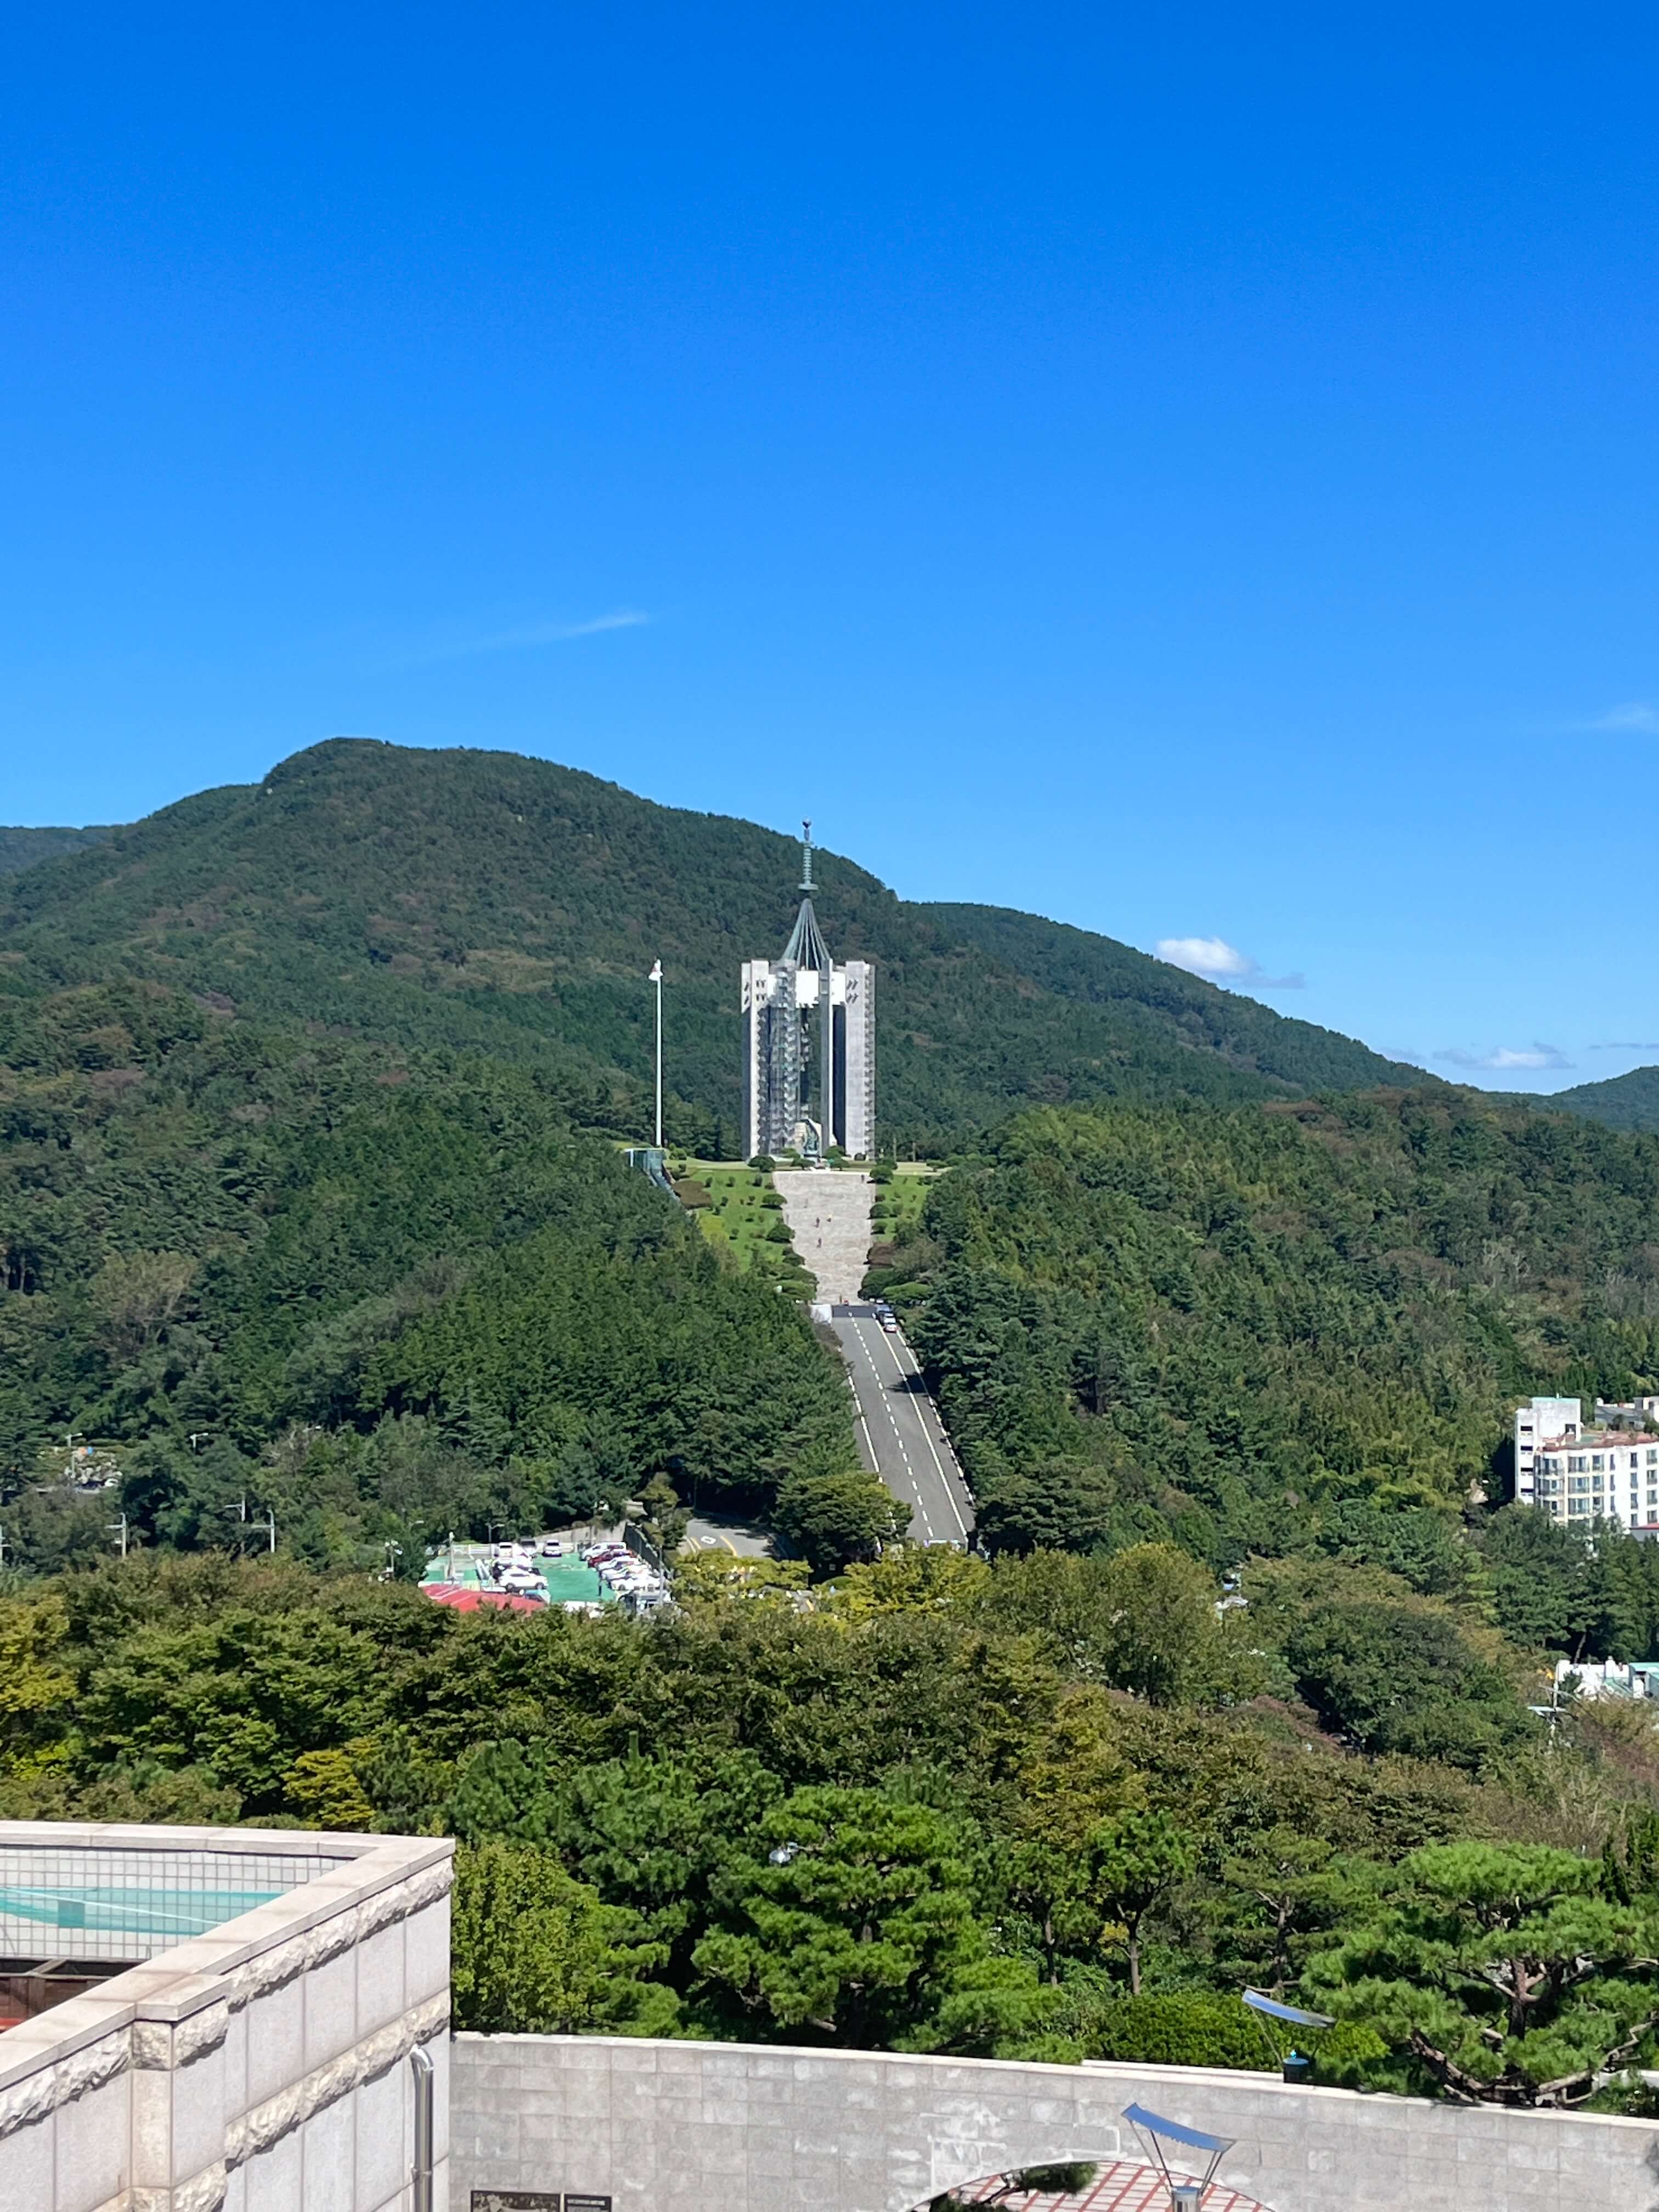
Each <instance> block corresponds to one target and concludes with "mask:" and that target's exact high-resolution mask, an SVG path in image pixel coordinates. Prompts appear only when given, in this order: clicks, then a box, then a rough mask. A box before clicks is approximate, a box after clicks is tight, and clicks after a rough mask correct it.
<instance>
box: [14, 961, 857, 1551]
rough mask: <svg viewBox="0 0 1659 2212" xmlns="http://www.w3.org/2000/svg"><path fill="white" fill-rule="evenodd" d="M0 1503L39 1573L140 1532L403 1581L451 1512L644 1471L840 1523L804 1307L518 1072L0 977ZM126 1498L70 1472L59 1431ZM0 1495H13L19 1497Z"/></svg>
mask: <svg viewBox="0 0 1659 2212" xmlns="http://www.w3.org/2000/svg"><path fill="white" fill-rule="evenodd" d="M0 1063H3V1068H0V1134H3V1142H0V1259H3V1267H4V1275H3V1282H4V1285H5V1291H4V1293H3V1294H0V1505H3V1506H4V1508H5V1516H6V1529H7V1535H8V1540H9V1553H10V1556H11V1557H12V1558H13V1559H14V1560H17V1561H21V1562H22V1563H25V1564H30V1565H34V1566H35V1567H37V1568H50V1567H53V1566H57V1565H64V1564H67V1563H69V1562H70V1561H72V1560H76V1559H86V1558H88V1557H90V1556H93V1555H94V1554H95V1553H101V1552H105V1551H107V1550H108V1548H109V1545H110V1534H109V1528H110V1516H111V1513H112V1510H116V1509H117V1508H118V1509H119V1510H124V1511H125V1514H126V1516H127V1517H128V1522H129V1532H128V1533H129V1539H130V1541H138V1542H144V1543H157V1542H160V1543H163V1544H168V1545H173V1546H179V1547H186V1548H189V1547H197V1546H200V1545H204V1544H216V1543H223V1542H226V1541H240V1540H241V1539H242V1538H243V1537H245V1536H251V1524H252V1522H254V1521H258V1520H261V1519H263V1518H264V1516H265V1514H266V1513H267V1511H270V1512H274V1513H275V1515H276V1519H277V1522H278V1524H279V1526H280V1528H281V1529H282V1531H283V1543H284V1546H285V1547H289V1548H292V1549H293V1550H295V1551H296V1552H297V1553H298V1554H299V1555H300V1556H301V1557H302V1558H306V1559H313V1560H315V1561H317V1562H318V1563H319V1564H324V1563H333V1564H337V1565H363V1564H369V1563H371V1562H375V1561H378V1560H379V1559H380V1558H381V1556H382V1553H383V1548H384V1547H385V1546H386V1545H387V1544H398V1545H400V1546H401V1547H403V1556H404V1560H405V1562H406V1563H407V1565H408V1567H409V1569H410V1571H413V1570H415V1569H417V1568H418V1566H419V1565H420V1563H421V1561H422V1559H423V1557H424V1552H425V1547H426V1546H427V1544H428V1543H429V1542H435V1541H438V1540H440V1539H441V1537H442V1536H443V1535H444V1534H445V1533H446V1531H447V1529H449V1528H456V1529H459V1531H461V1532H462V1533H464V1534H477V1535H480V1536H482V1535H483V1534H485V1533H486V1530H487V1528H488V1527H489V1525H490V1524H491V1523H492V1522H512V1523H513V1524H514V1525H520V1526H522V1525H530V1524H532V1523H536V1524H538V1525H541V1526H546V1525H548V1521H549V1519H550V1517H551V1518H555V1519H558V1520H562V1519H565V1518H567V1517H569V1516H574V1515H579V1514H586V1513H588V1512H591V1511H592V1509H593V1508H594V1506H595V1505H596V1504H601V1503H604V1504H612V1505H614V1504H619V1503H620V1501H621V1500H623V1498H629V1497H631V1496H636V1495H639V1494H640V1493H641V1492H644V1491H646V1490H647V1489H648V1488H649V1486H651V1484H652V1483H653V1480H654V1481H656V1482H657V1483H658V1485H659V1488H660V1486H664V1485H665V1486H667V1488H668V1489H669V1490H671V1491H673V1492H676V1493H678V1494H679V1495H683V1496H684V1497H685V1498H687V1499H688V1500H690V1501H696V1502H701V1503H703V1504H714V1503H720V1502H726V1503H734V1502H735V1503H742V1504H749V1505H751V1506H760V1507H763V1508H769V1509H770V1508H774V1507H775V1504H776V1502H777V1500H778V1498H779V1495H780V1493H781V1491H782V1490H783V1489H784V1488H785V1487H786V1486H787V1485H788V1484H793V1485H794V1486H796V1497H795V1504H796V1506H797V1508H799V1504H800V1503H801V1500H800V1496H799V1486H801V1485H804V1484H805V1485H814V1484H816V1485H823V1484H826V1483H827V1484H831V1485H833V1486H835V1489H834V1494H835V1495H836V1497H837V1498H842V1500H843V1503H844V1505H845V1507H846V1510H851V1511H853V1512H854V1516H855V1517H856V1515H857V1513H858V1512H859V1511H860V1510H867V1505H868V1499H867V1492H868V1491H869V1490H870V1489H871V1488H872V1486H867V1485H863V1484H861V1483H860V1482H858V1481H855V1480H852V1479H851V1477H852V1471H853V1470H854V1468H855V1466H856V1460H855V1455H854V1449H853V1442H852V1432H851V1428H850V1424H849V1421H848V1413H847V1402H846V1395H845V1391H844V1389H843V1387H842V1383H841V1382H840V1379H839V1377H838V1376H837V1373H836V1370H835V1368H834V1366H833V1364H832V1363H831V1362H830V1360H829V1358H828V1356H827V1354H826V1353H825V1352H824V1351H823V1347H822V1346H819V1345H818V1344H817V1342H816V1340H814V1338H813V1335H812V1334H811V1329H810V1328H809V1326H808V1324H807V1322H806V1321H805V1317H804V1316H803V1313H802V1310H801V1308H800V1306H799V1304H798V1303H797V1302H795V1301H794V1300H793V1299H789V1298H784V1297H779V1296H778V1295H777V1294H776V1292H775V1289H774V1287H773V1285H772V1282H771V1280H770V1279H762V1278H760V1277H758V1276H753V1275H746V1274H744V1273H741V1272H739V1271H738V1270H736V1269H735V1268H732V1267H723V1266H722V1265H721V1264H720V1261H719V1260H718V1259H717V1257H716V1255H714V1251H713V1250H712V1249H711V1248H710V1246H709V1245H708V1243H707V1242H706V1241H705V1240H704V1239H702V1237H699V1236H698V1234H697V1233H696V1229H695V1226H694V1225H691V1224H690V1223H689V1222H688V1221H687V1220H686V1219H685V1218H684V1217H683V1216H682V1215H681V1214H680V1213H679V1212H678V1209H677V1208H676V1207H675V1206H673V1205H672V1203H671V1201H670V1200H666V1199H665V1198H664V1197H663V1196H662V1195H661V1194H660V1193H659V1192H657V1191H655V1190H653V1188H651V1186H650V1185H649V1184H647V1182H645V1181H644V1179H643V1178H642V1177H641V1176H636V1175H633V1174H631V1173H629V1170H627V1169H626V1167H625V1166H624V1165H623V1162H622V1159H621V1158H620V1155H619V1154H618V1152H617V1150H616V1148H615V1146H613V1145H611V1144H609V1143H607V1142H605V1140H603V1139H600V1138H599V1137H597V1136H595V1135H592V1134H591V1133H587V1132H586V1131H585V1130H584V1129H583V1128H582V1127H580V1126H578V1124H579V1122H580V1118H581V1116H582V1115H583V1114H584V1112H585V1111H586V1101H585V1099H584V1098H583V1097H581V1096H580V1094H578V1095H575V1096H573V1095H572V1094H571V1093H569V1092H568V1091H565V1090H564V1089H562V1087H561V1086H560V1085H559V1084H558V1082H557V1081H556V1079H554V1078H553V1077H551V1076H550V1075H549V1074H548V1073H546V1072H545V1071H542V1070H539V1069H537V1068H534V1067H524V1066H516V1065H509V1066H498V1065H495V1064H494V1063H489V1062H485V1061H482V1060H467V1059H465V1058H464V1057H460V1056H456V1055H445V1054H427V1055H410V1056H408V1057H407V1058H397V1057H395V1056H392V1055H390V1054H386V1052H384V1051H377V1050H376V1049H374V1048H369V1047H365V1046H361V1045H358V1044H356V1042H352V1041H350V1040H339V1039H331V1038H319V1039H308V1038H307V1037H305V1036H303V1035H299V1036H296V1035H294V1034H291V1033H279V1032H261V1031H259V1030H255V1029H253V1028H252V1027H250V1026H248V1025H246V1024H241V1023H236V1022H232V1021H229V1020H228V1019H226V1018H224V1017H223V1016H222V1015H220V1014H218V1013H216V1012H213V1011H212V1010H210V1009H205V1010H204V1009H203V1008H201V1007H199V1006H196V1005H194V1004H193V1003H192V1002H191V1001H190V1000H184V999H181V998H179V996H177V995H176V994H170V993H167V992H166V991H164V990H162V989H161V987H159V986H156V985H153V984H143V983H126V984H121V985H118V986H114V987H110V988H108V989H100V988H90V989H87V990H82V991H72V992H68V993H64V994H58V995H57V996H55V997H53V998H52V999H49V1000H44V1001H43V1000H10V1001H8V1000H0ZM72 1433H73V1434H77V1435H79V1436H81V1437H86V1438H88V1439H91V1440H92V1441H93V1442H94V1443H99V1444H103V1445H106V1446H107V1447H108V1449H107V1451H106V1454H105V1455H103V1457H102V1458H100V1460H99V1461H98V1462H97V1464H98V1465H99V1466H101V1465H103V1464H104V1463H105V1462H106V1461H107V1462H109V1463H110V1464H112V1466H113V1467H114V1468H116V1469H118V1473H119V1475H120V1478H121V1479H120V1481H119V1486H118V1490H116V1491H115V1492H112V1493H109V1492H103V1491H98V1492H94V1494H93V1495H92V1496H91V1497H90V1498H82V1497H81V1496H79V1495H78V1494H77V1493H76V1492H75V1491H73V1490H71V1489H70V1488H69V1487H67V1486H65V1484H64V1481H63V1480H61V1477H62V1475H63V1474H64V1458H65V1455H64V1452H63V1451H61V1450H58V1449H57V1443H56V1440H57V1439H59V1438H67V1437H69V1436H70V1434H72ZM8 1501H9V1502H8Z"/></svg>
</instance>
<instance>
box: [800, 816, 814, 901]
mask: <svg viewBox="0 0 1659 2212" xmlns="http://www.w3.org/2000/svg"><path fill="white" fill-rule="evenodd" d="M800 887H801V889H802V890H804V891H810V890H813V889H814V888H815V886H814V884H813V882H812V825H811V822H803V823H801V825H800Z"/></svg>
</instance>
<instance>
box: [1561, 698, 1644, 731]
mask: <svg viewBox="0 0 1659 2212" xmlns="http://www.w3.org/2000/svg"><path fill="white" fill-rule="evenodd" d="M1578 726H1579V728H1580V729H1581V730H1633V731H1635V732H1637V733H1638V735H1639V736H1642V737H1645V738H1659V707H1650V705H1649V704H1648V702H1647V701H1646V700H1645V699H1627V700H1626V702H1625V703H1624V705H1623V706H1622V707H1609V708H1608V709H1607V713H1606V714H1598V715H1597V716H1596V717H1595V720H1594V721H1593V722H1581V723H1580V724H1579V725H1578Z"/></svg>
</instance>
